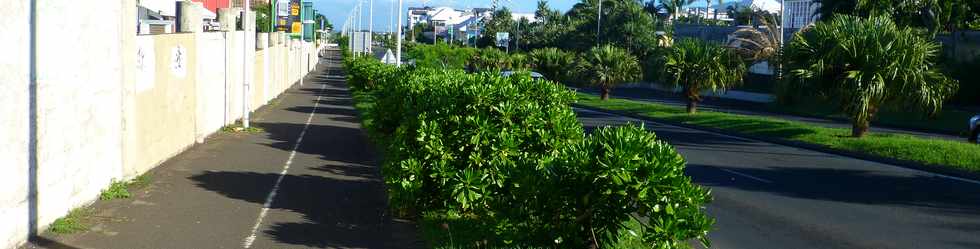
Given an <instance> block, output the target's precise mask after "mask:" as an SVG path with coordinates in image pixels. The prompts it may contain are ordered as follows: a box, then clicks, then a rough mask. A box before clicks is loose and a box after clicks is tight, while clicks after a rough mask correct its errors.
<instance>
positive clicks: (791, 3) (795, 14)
mask: <svg viewBox="0 0 980 249" xmlns="http://www.w3.org/2000/svg"><path fill="white" fill-rule="evenodd" d="M782 2H785V3H786V8H785V10H784V11H786V28H789V29H799V28H803V27H805V26H806V25H809V24H811V23H814V22H816V21H818V20H820V14H819V13H818V12H817V11H818V10H819V9H820V3H814V2H813V0H785V1H780V0H741V1H737V2H729V3H724V4H721V5H718V6H713V7H712V8H716V7H717V11H719V14H720V13H722V12H725V11H727V9H728V7H734V8H741V7H748V8H752V9H753V10H757V11H766V12H769V13H779V11H780V6H781V4H782Z"/></svg>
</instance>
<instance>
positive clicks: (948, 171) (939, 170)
mask: <svg viewBox="0 0 980 249" xmlns="http://www.w3.org/2000/svg"><path fill="white" fill-rule="evenodd" d="M572 107H576V108H582V109H586V110H591V111H596V112H605V113H611V114H616V115H621V116H624V117H629V118H634V119H639V120H645V121H650V122H657V123H663V124H667V125H673V126H678V127H684V128H688V129H695V130H702V131H708V132H713V133H719V134H724V135H729V136H735V137H741V138H747V139H751V140H758V141H763V142H768V143H773V144H779V145H785V146H790V147H796V148H802V149H807V150H813V151H818V152H823V153H829V154H835V155H839V156H845V157H851V158H856V159H860V160H865V161H872V162H877V163H883V164H888V165H893V166H898V167H902V168H908V169H914V170H920V171H925V172H929V173H934V174H940V175H946V176H952V177H958V178H963V179H968V180H974V181H980V173H975V172H970V171H966V170H961V169H955V168H951V167H947V166H943V165H934V164H924V163H920V162H915V161H909V160H901V159H895V158H888V157H883V156H877V155H872V154H868V153H863V152H854V151H847V150H841V149H834V148H830V147H827V146H823V145H817V144H812V143H806V142H799V141H793V140H788V139H782V138H773V137H766V136H758V135H751V134H745V133H740V132H734V131H729V130H723V129H717V128H711V127H704V126H699V125H692V124H686V123H681V122H677V121H671V120H665V119H660V118H655V117H650V116H646V115H640V114H636V113H631V112H625V111H616V110H609V109H602V108H597V107H591V106H585V105H582V104H572Z"/></svg>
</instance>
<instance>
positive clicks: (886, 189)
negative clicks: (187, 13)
mask: <svg viewBox="0 0 980 249" xmlns="http://www.w3.org/2000/svg"><path fill="white" fill-rule="evenodd" d="M719 169H728V170H732V171H736V172H739V173H742V174H747V175H751V176H755V177H760V178H763V179H770V180H772V181H773V184H772V185H769V184H760V183H758V182H754V181H731V180H730V178H727V177H723V176H724V175H720V174H711V173H709V172H706V171H708V170H719ZM687 172H689V174H690V175H692V177H694V179H696V180H697V182H698V183H699V184H702V185H705V186H714V187H729V188H737V189H742V190H749V191H759V192H769V193H775V194H779V195H784V196H790V197H796V198H804V199H815V200H827V201H836V202H847V203H858V204H869V205H898V206H908V207H914V208H916V209H917V210H919V211H922V212H927V213H933V214H939V215H965V216H970V217H972V218H974V219H976V218H980V189H978V188H976V185H974V184H970V183H965V182H958V181H951V180H949V179H946V178H940V177H929V176H920V175H916V176H901V175H885V174H876V173H873V172H870V171H864V170H847V169H819V168H793V167H775V168H765V169H759V168H731V167H723V166H715V165H699V164H690V165H688V171H687ZM970 227H971V229H976V230H980V223H976V224H972V225H970Z"/></svg>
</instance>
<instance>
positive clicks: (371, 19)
mask: <svg viewBox="0 0 980 249" xmlns="http://www.w3.org/2000/svg"><path fill="white" fill-rule="evenodd" d="M370 1H371V5H370V6H369V7H368V12H369V13H368V37H370V38H371V42H369V43H368V46H367V47H368V49H367V50H368V51H371V43H374V0H370Z"/></svg>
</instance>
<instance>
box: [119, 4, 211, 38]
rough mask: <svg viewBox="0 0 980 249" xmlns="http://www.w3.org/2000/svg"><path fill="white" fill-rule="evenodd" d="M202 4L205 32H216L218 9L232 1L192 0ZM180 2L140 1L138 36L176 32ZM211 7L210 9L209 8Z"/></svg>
mask: <svg viewBox="0 0 980 249" xmlns="http://www.w3.org/2000/svg"><path fill="white" fill-rule="evenodd" d="M192 1H194V2H198V3H202V8H203V9H202V10H201V15H202V18H203V19H204V20H203V21H204V25H205V27H204V30H206V31H207V30H214V29H217V27H218V15H217V14H216V13H217V9H218V8H227V6H228V3H229V1H230V0H192ZM178 2H181V1H178V0H140V1H138V2H137V11H138V14H137V16H138V20H139V26H138V28H137V32H138V34H141V35H146V34H167V33H174V32H176V28H177V25H176V21H177V15H179V13H178V12H179V11H178V9H177V5H178ZM209 6H210V8H209Z"/></svg>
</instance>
